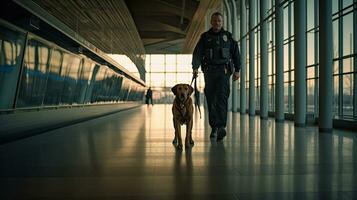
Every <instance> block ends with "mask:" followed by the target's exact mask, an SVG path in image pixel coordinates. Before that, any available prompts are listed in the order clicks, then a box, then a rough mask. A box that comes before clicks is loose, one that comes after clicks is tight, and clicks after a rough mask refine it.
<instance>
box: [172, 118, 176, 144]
mask: <svg viewBox="0 0 357 200" xmlns="http://www.w3.org/2000/svg"><path fill="white" fill-rule="evenodd" d="M172 122H173V124H174V128H175V138H174V140H172V144H174V145H177V130H176V125H175V120H173V121H172Z"/></svg>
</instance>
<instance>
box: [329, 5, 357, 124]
mask: <svg viewBox="0 0 357 200" xmlns="http://www.w3.org/2000/svg"><path fill="white" fill-rule="evenodd" d="M354 3H355V4H356V2H354ZM356 12H357V11H356V6H353V1H352V0H348V1H346V0H336V1H334V3H333V47H334V51H333V52H334V68H333V77H334V78H333V84H334V86H333V89H334V93H333V94H334V98H333V100H334V101H333V105H334V109H333V111H334V116H335V118H345V119H352V118H354V119H357V100H356V93H357V92H356V91H357V85H356V74H357V69H356V38H355V34H354V33H355V32H356V25H355V24H356Z"/></svg>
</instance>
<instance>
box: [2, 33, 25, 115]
mask: <svg viewBox="0 0 357 200" xmlns="http://www.w3.org/2000/svg"><path fill="white" fill-rule="evenodd" d="M0 33H1V34H0V109H9V108H12V107H13V104H14V99H15V95H16V86H17V79H18V76H19V73H20V67H21V60H22V54H23V49H24V46H25V34H24V33H21V32H18V31H15V30H13V29H10V28H8V27H5V26H0Z"/></svg>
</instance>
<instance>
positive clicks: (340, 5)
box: [242, 0, 357, 120]
mask: <svg viewBox="0 0 357 200" xmlns="http://www.w3.org/2000/svg"><path fill="white" fill-rule="evenodd" d="M294 2H295V1H294V0H287V1H283V4H282V5H281V6H282V7H283V21H284V28H283V32H284V106H285V113H291V114H293V113H294V23H293V21H294ZM306 3H307V5H306V11H307V27H306V37H307V49H306V55H307V65H306V75H307V76H306V77H307V79H306V81H307V88H306V89H307V114H308V115H313V116H314V117H315V118H316V117H318V109H319V108H318V98H319V97H318V94H319V85H318V83H319V49H318V48H319V28H318V27H319V24H318V21H319V18H318V13H319V1H318V0H311V1H310V0H307V1H306ZM256 4H257V7H256V8H259V1H256ZM274 4H275V1H274V0H269V1H268V9H269V11H268V12H269V13H268V18H267V19H266V20H267V22H268V43H269V44H268V58H269V63H268V66H269V67H268V76H269V77H268V84H269V85H268V88H269V93H268V95H269V96H268V106H269V108H268V109H269V111H270V112H274V100H275V97H274V95H275V91H274V84H275V83H274V81H275V78H274V76H275V55H274V54H275V46H274V45H275V38H274V37H275V34H274V32H275V14H274V10H275V9H274V6H275V5H274ZM332 4H333V48H334V49H333V56H334V57H333V61H334V62H333V91H334V92H333V112H334V117H335V118H339V119H355V120H357V97H356V93H357V80H356V76H357V69H356V68H357V64H356V63H357V59H356V43H357V42H356V39H355V35H356V34H355V33H356V25H355V24H356V23H357V22H356V21H357V14H356V12H357V11H356V9H357V1H356V0H334V1H332ZM255 17H256V19H258V23H259V22H260V19H259V10H257V11H256V15H255ZM246 18H247V22H245V23H247V24H248V23H249V21H248V20H249V9H248V8H247V17H246ZM243 23H244V22H243ZM250 31H252V30H249V29H248V30H247V33H248V32H250ZM254 31H255V32H256V35H255V42H256V44H255V47H254V48H255V66H256V68H255V71H256V76H255V77H256V78H255V80H254V81H256V90H255V92H256V105H257V109H258V110H259V105H260V104H259V99H260V98H259V94H260V92H259V90H260V85H259V84H260V81H259V80H260V77H259V76H260V73H259V71H260V48H259V45H260V44H259V43H260V38H259V31H260V26H259V24H258V26H257V27H255V29H254ZM247 33H242V34H243V35H245V34H247ZM249 48H250V47H249V35H247V65H246V69H247V70H246V73H247V74H246V81H247V82H246V90H247V106H248V99H249V95H248V94H249V92H248V91H249V81H250V80H249Z"/></svg>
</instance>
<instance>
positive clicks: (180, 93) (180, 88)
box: [171, 84, 193, 101]
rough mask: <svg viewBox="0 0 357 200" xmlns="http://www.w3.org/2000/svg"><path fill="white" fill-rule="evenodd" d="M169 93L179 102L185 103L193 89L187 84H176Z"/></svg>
mask: <svg viewBox="0 0 357 200" xmlns="http://www.w3.org/2000/svg"><path fill="white" fill-rule="evenodd" d="M171 91H172V92H173V93H174V94H175V96H176V97H177V98H179V100H180V101H185V100H186V99H187V98H189V97H190V96H191V94H192V93H193V87H191V86H190V85H189V84H177V85H175V86H174V87H173V88H171Z"/></svg>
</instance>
